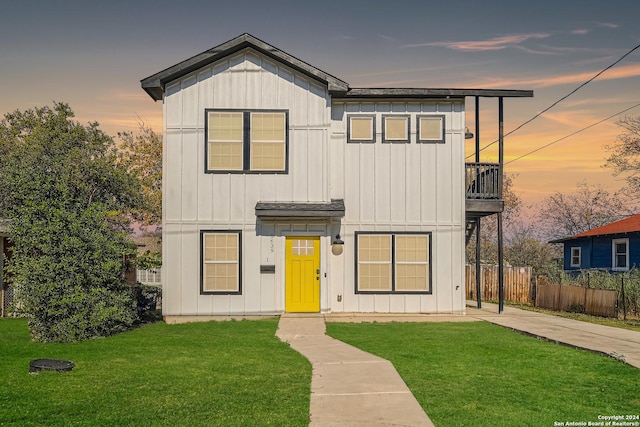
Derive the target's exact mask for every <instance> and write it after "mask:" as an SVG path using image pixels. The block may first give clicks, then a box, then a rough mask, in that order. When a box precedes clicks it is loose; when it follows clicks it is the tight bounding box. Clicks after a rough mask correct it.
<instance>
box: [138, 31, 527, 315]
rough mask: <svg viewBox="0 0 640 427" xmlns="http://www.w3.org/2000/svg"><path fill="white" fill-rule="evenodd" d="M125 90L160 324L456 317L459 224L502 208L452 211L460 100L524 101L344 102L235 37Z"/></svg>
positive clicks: (460, 204) (396, 93)
mask: <svg viewBox="0 0 640 427" xmlns="http://www.w3.org/2000/svg"><path fill="white" fill-rule="evenodd" d="M141 84H142V88H143V89H144V90H145V91H146V92H147V93H148V94H149V95H150V96H151V97H152V98H153V99H154V100H156V101H162V103H163V118H164V121H163V123H164V124H163V136H164V148H163V221H162V229H163V248H162V253H163V278H162V280H163V314H164V316H165V318H171V317H173V316H211V315H273V314H280V313H284V312H319V313H327V312H382V313H463V312H464V310H465V290H464V286H465V277H464V265H465V254H464V245H465V230H466V222H467V220H470V219H473V217H474V215H475V216H482V215H486V214H488V213H492V212H498V211H499V210H501V207H502V204H501V203H502V201H501V200H499V197H498V196H499V195H495V194H494V196H496V197H493V200H492V202H493V207H491V206H490V207H489V208H488V210H487V206H488V205H486V204H484V205H483V203H482V202H483V201H482V200H476V201H475V202H472V203H471V204H470V201H469V200H468V198H469V197H468V195H467V191H468V190H469V188H470V185H469V180H468V178H466V176H465V153H464V142H465V97H467V96H475V97H476V99H477V97H485V96H486V97H500V98H502V97H523V96H524V97H526V96H532V92H531V91H518V90H490V89H486V90H483V89H477V90H473V89H426V88H423V89H404V88H393V89H366V88H351V87H349V84H348V83H346V82H344V81H342V80H340V79H338V78H336V77H334V76H332V75H330V74H328V73H326V72H324V71H322V70H319V69H317V68H315V67H313V66H312V65H309V64H307V63H306V62H303V61H302V60H300V59H297V58H295V57H293V56H291V55H289V54H287V53H285V52H282V51H281V50H279V49H277V48H276V47H273V46H271V45H269V44H267V43H265V42H263V41H261V40H259V39H257V38H255V37H253V36H251V35H249V34H243V35H241V36H239V37H237V38H234V39H232V40H230V41H228V42H226V43H223V44H221V45H219V46H216V47H214V48H212V49H210V50H208V51H206V52H203V53H201V54H199V55H196V56H194V57H192V58H190V59H187V60H185V61H183V62H181V63H179V64H176V65H174V66H171V67H169V68H167V69H165V70H163V71H160V72H159V73H156V74H154V75H152V76H150V77H147V78H145V79H143V80H142V81H141ZM473 171H475V172H477V173H479V171H480V169H477V168H476V169H473ZM483 173H484V172H483ZM467 175H469V174H468V173H467ZM472 175H473V174H472ZM471 187H474V186H473V185H471ZM474 188H476V190H477V185H476V186H475V187H474ZM492 202H490V203H492ZM470 209H471V210H472V211H473V210H475V211H476V213H475V214H472V215H471V216H470V214H469V210H470Z"/></svg>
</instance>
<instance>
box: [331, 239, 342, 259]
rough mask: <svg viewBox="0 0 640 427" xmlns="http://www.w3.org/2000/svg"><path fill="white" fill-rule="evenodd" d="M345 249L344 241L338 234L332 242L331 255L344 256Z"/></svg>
mask: <svg viewBox="0 0 640 427" xmlns="http://www.w3.org/2000/svg"><path fill="white" fill-rule="evenodd" d="M343 249H344V241H342V240H341V239H340V235H339V234H336V238H335V239H333V241H332V242H331V253H332V254H334V255H342V250H343Z"/></svg>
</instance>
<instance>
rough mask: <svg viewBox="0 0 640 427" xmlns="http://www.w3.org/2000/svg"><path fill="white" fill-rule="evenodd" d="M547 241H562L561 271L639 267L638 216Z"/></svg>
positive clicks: (617, 269)
mask: <svg viewBox="0 0 640 427" xmlns="http://www.w3.org/2000/svg"><path fill="white" fill-rule="evenodd" d="M550 243H562V244H564V257H563V259H564V262H563V264H564V270H565V271H568V272H571V271H575V272H577V271H578V270H588V269H603V270H609V271H614V272H615V271H628V270H630V269H632V268H633V267H640V215H634V216H632V217H629V218H625V219H623V220H620V221H616V222H612V223H611V224H607V225H603V226H602V227H598V228H594V229H593V230H589V231H585V232H583V233H579V234H576V235H575V236H571V237H568V238H565V239H559V240H554V241H552V242H550Z"/></svg>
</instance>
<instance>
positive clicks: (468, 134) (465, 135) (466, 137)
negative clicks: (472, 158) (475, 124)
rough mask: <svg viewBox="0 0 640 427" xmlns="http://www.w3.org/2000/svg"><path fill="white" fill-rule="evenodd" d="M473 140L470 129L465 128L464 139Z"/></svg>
mask: <svg viewBox="0 0 640 427" xmlns="http://www.w3.org/2000/svg"><path fill="white" fill-rule="evenodd" d="M471 138H473V132H469V128H465V131H464V139H471Z"/></svg>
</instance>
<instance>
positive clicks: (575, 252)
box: [571, 247, 582, 267]
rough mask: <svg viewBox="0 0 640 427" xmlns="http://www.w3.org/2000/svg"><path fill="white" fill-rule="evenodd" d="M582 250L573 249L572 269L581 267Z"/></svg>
mask: <svg viewBox="0 0 640 427" xmlns="http://www.w3.org/2000/svg"><path fill="white" fill-rule="evenodd" d="M581 253H582V248H579V247H576V248H571V267H580V256H581Z"/></svg>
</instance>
